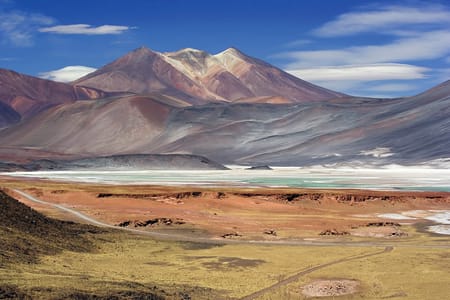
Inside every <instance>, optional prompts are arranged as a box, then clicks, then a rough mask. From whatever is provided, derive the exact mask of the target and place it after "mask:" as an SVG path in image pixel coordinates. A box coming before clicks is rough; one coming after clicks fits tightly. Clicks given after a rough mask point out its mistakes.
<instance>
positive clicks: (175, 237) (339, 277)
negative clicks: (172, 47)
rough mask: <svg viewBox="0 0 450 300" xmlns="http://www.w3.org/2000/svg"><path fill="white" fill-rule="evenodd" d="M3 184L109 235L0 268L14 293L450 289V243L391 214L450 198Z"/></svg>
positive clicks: (41, 207) (296, 295) (307, 293)
mask: <svg viewBox="0 0 450 300" xmlns="http://www.w3.org/2000/svg"><path fill="white" fill-rule="evenodd" d="M2 187H3V188H4V189H5V191H6V192H7V193H8V194H9V195H11V196H13V197H14V198H17V199H19V200H20V201H21V202H22V203H24V204H26V205H29V206H31V207H33V208H34V209H36V210H38V211H40V212H43V213H44V214H45V215H47V216H51V217H55V218H58V219H63V220H69V221H77V222H82V223H83V222H85V223H93V221H92V220H94V221H95V222H96V223H93V224H96V225H99V226H102V227H104V229H102V230H103V231H98V230H97V231H96V232H97V233H95V234H88V235H86V233H85V234H82V235H81V236H80V238H85V239H87V241H88V243H89V245H91V246H89V247H88V248H86V249H84V250H83V249H67V250H64V249H63V250H62V252H61V251H56V252H55V251H52V252H48V251H47V252H45V251H44V252H42V251H37V252H36V253H37V255H38V256H37V257H38V259H37V260H36V259H33V261H32V262H31V264H30V262H26V260H25V261H24V262H22V263H21V260H20V259H19V260H16V261H13V260H10V262H9V263H7V264H6V267H4V268H3V269H1V268H0V281H1V282H2V285H1V286H0V288H1V289H2V290H1V291H0V293H4V294H10V295H19V296H20V295H32V296H33V298H36V299H41V298H42V299H48V298H53V299H60V298H61V295H65V299H77V298H76V297H77V295H97V297H100V298H99V299H103V298H101V297H108V295H106V294H104V291H105V288H106V289H109V290H111V291H113V294H111V295H114V297H119V299H120V297H122V298H123V297H128V298H129V299H140V298H139V297H140V296H142V295H143V294H142V293H152V294H155V295H159V296H161V297H163V298H167V299H306V298H310V297H313V298H314V297H320V296H333V297H339V299H353V298H352V297H362V298H366V299H384V298H396V297H397V298H398V297H399V298H402V297H404V298H405V299H427V298H426V297H429V296H431V297H432V298H429V299H439V298H442V297H445V295H447V294H448V292H449V290H448V288H447V287H448V286H449V282H448V278H449V276H448V270H449V267H450V260H449V257H448V251H449V249H450V240H449V238H448V236H446V235H438V234H433V233H430V232H428V231H426V228H427V226H429V225H431V224H433V223H432V222H430V221H427V220H425V219H421V218H415V219H413V218H410V219H408V218H405V219H401V220H399V219H397V220H395V219H389V218H384V217H380V215H384V216H392V215H394V216H397V215H399V214H401V213H402V212H405V211H416V212H418V211H424V212H425V211H441V210H448V208H449V203H450V195H449V194H448V193H436V192H381V191H363V190H308V189H303V190H300V189H268V188H256V189H250V188H204V187H163V186H119V185H95V184H74V183H62V182H51V181H46V180H21V179H10V178H6V177H5V178H2ZM19 192H22V193H19ZM30 199H35V200H37V201H34V200H33V201H31V200H30ZM417 214H418V213H417ZM80 216H84V217H85V218H84V217H83V218H81V217H80ZM50 224H51V223H50ZM72 226H73V225H72ZM107 227H109V228H107ZM110 228H112V229H110ZM114 228H117V230H114ZM12 239H14V238H12ZM8 241H9V240H8ZM8 243H9V242H8ZM70 244H71V243H69V245H70ZM40 245H41V244H40ZM25 248H26V247H25ZM18 249H19V250H18V252H20V251H22V250H23V249H22V250H20V249H21V248H18ZM24 251H25V250H24ZM25 252H26V251H25ZM21 257H22V256H21ZM23 257H27V256H26V253H25V256H23ZM408 270H409V271H408ZM133 291H134V292H135V294H133ZM139 293H141V294H139ZM111 295H109V296H111ZM80 297H81V296H80ZM83 299H84V298H83Z"/></svg>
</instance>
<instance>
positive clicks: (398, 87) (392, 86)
mask: <svg viewBox="0 0 450 300" xmlns="http://www.w3.org/2000/svg"><path fill="white" fill-rule="evenodd" d="M414 87H415V85H413V84H405V83H388V84H379V85H375V86H372V87H368V88H367V89H366V90H368V91H371V92H383V93H390V92H405V91H410V90H411V89H413V88H414Z"/></svg>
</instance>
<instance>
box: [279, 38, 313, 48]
mask: <svg viewBox="0 0 450 300" xmlns="http://www.w3.org/2000/svg"><path fill="white" fill-rule="evenodd" d="M311 43H312V41H311V40H295V41H292V42H289V43H286V44H284V47H286V48H294V47H301V46H305V45H309V44H311Z"/></svg>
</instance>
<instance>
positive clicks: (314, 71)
mask: <svg viewBox="0 0 450 300" xmlns="http://www.w3.org/2000/svg"><path fill="white" fill-rule="evenodd" d="M427 70H428V69H427V68H424V67H418V66H413V65H407V64H393V63H388V64H369V65H344V66H331V67H321V68H308V69H297V70H288V72H289V73H291V74H292V75H295V76H297V77H300V78H302V79H304V80H310V81H330V80H334V81H345V80H355V81H372V80H406V79H419V78H424V77H425V76H426V75H425V72H426V71H427Z"/></svg>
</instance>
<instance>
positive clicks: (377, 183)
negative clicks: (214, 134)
mask: <svg viewBox="0 0 450 300" xmlns="http://www.w3.org/2000/svg"><path fill="white" fill-rule="evenodd" d="M2 175H8V176H18V177H34V178H46V179H52V180H63V181H76V182H92V183H106V184H156V185H205V186H253V187H257V186H268V187H302V188H355V189H377V190H421V191H448V192H450V170H445V169H428V168H406V167H402V168H396V169H348V168H347V169H326V168H310V169H300V168H276V169H275V170H257V171H249V170H244V169H243V168H242V167H233V168H232V169H231V170H226V171H222V170H221V171H161V170H149V171H46V172H16V173H3V174H2Z"/></svg>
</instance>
